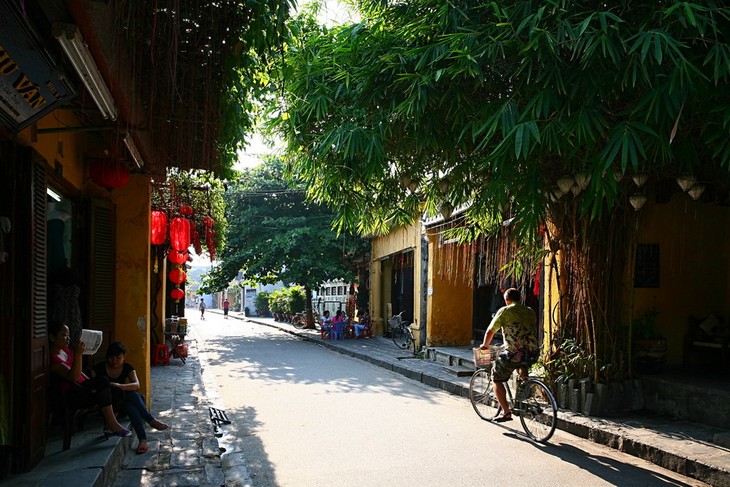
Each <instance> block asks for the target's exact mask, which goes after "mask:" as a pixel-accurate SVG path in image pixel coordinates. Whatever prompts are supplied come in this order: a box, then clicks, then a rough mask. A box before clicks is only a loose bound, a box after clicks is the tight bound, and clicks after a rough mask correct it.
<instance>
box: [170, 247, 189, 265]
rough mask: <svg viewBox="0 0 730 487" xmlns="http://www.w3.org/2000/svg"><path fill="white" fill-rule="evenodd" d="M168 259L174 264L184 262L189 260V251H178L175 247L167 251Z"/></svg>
mask: <svg viewBox="0 0 730 487" xmlns="http://www.w3.org/2000/svg"><path fill="white" fill-rule="evenodd" d="M167 259H168V260H169V261H170V262H171V263H173V264H182V263H183V262H185V261H186V260H188V253H187V252H178V251H177V250H175V249H170V250H168V251H167Z"/></svg>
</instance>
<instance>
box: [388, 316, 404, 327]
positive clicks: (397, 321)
mask: <svg viewBox="0 0 730 487" xmlns="http://www.w3.org/2000/svg"><path fill="white" fill-rule="evenodd" d="M388 324H390V327H391V328H398V327H399V326H400V324H401V318H400V316H398V315H395V316H393V317H391V318H388Z"/></svg>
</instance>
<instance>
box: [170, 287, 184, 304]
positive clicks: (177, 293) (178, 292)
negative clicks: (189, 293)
mask: <svg viewBox="0 0 730 487" xmlns="http://www.w3.org/2000/svg"><path fill="white" fill-rule="evenodd" d="M170 297H171V298H172V299H174V300H175V301H180V300H181V299H182V298H184V297H185V291H183V290H182V289H180V288H179V287H176V288H175V289H173V290H172V291H170Z"/></svg>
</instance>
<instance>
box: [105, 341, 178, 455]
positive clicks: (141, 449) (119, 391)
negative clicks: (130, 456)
mask: <svg viewBox="0 0 730 487" xmlns="http://www.w3.org/2000/svg"><path fill="white" fill-rule="evenodd" d="M126 356H127V347H125V346H124V344H123V343H122V342H114V343H112V344H110V345H109V348H108V349H107V351H106V361H105V362H100V363H98V364H96V367H94V372H95V373H96V375H97V376H100V377H107V378H108V379H109V384H110V385H111V390H112V401H113V404H114V409H115V410H116V411H117V412H119V410H120V409H122V408H123V409H124V410H125V411H126V413H127V415H128V416H129V419H130V421H131V422H132V427H133V428H134V431H135V432H136V433H137V438H138V439H139V445H138V446H137V450H136V451H137V453H145V452H146V451H147V434H146V433H145V430H144V422H147V423H149V425H150V426H152V427H153V428H154V429H156V430H160V431H161V430H166V429H168V428H169V426H168V425H166V424H165V423H163V422H161V421H158V420H157V419H155V418H154V417H153V416H152V414H150V412H149V411H148V410H147V406H145V403H144V400H143V399H142V396H141V395H140V394H139V379H138V378H137V372H136V371H135V370H134V367H132V365H131V364H128V363H127V362H125V361H124V359H125V358H126Z"/></svg>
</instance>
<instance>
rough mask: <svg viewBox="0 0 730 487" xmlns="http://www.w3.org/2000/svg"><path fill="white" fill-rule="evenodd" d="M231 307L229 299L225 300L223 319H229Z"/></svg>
mask: <svg viewBox="0 0 730 487" xmlns="http://www.w3.org/2000/svg"><path fill="white" fill-rule="evenodd" d="M230 307H231V303H229V302H228V300H227V299H226V300H225V301H223V319H224V320H227V319H228V309H229V308H230Z"/></svg>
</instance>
